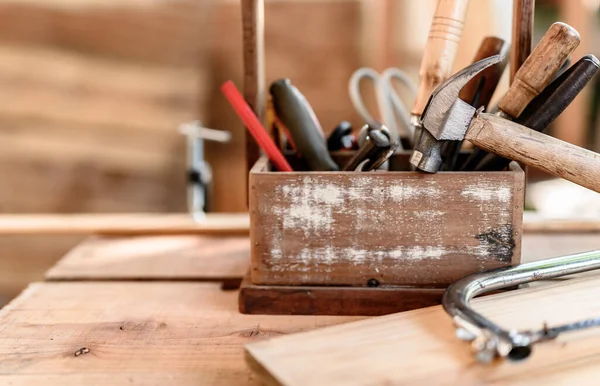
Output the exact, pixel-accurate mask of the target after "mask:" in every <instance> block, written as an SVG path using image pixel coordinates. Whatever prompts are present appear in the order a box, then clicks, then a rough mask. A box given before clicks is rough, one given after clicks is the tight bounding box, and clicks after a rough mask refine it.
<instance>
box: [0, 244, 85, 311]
mask: <svg viewBox="0 0 600 386" xmlns="http://www.w3.org/2000/svg"><path fill="white" fill-rule="evenodd" d="M81 241H82V236H77V235H64V236H50V235H12V236H5V235H2V236H0V251H2V252H1V255H0V256H1V258H0V306H4V305H5V304H6V303H8V302H9V301H10V300H11V299H13V298H14V297H15V296H17V295H18V294H19V293H20V292H21V291H23V289H24V288H25V287H27V285H28V284H29V283H31V282H35V281H40V280H43V279H44V273H45V272H46V270H48V269H49V268H50V267H52V265H53V264H55V263H56V262H57V261H58V260H59V259H60V258H61V257H62V256H64V255H65V254H66V253H68V252H69V250H70V249H71V248H73V247H74V246H76V245H77V244H78V243H80V242H81Z"/></svg>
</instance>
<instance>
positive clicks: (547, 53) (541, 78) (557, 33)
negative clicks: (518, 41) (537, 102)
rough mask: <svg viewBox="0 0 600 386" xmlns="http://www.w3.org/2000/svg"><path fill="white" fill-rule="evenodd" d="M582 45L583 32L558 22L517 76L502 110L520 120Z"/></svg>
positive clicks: (501, 107)
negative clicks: (529, 105)
mask: <svg viewBox="0 0 600 386" xmlns="http://www.w3.org/2000/svg"><path fill="white" fill-rule="evenodd" d="M579 42H580V37H579V33H578V32H577V31H576V30H575V29H574V28H573V27H571V26H569V25H567V24H565V23H560V22H558V23H554V24H552V26H551V27H550V28H549V29H548V31H547V32H546V33H545V34H544V36H543V37H542V39H541V40H540V42H539V44H538V45H537V46H536V47H535V49H534V50H533V52H532V53H531V55H529V57H528V58H527V60H525V62H524V63H523V65H522V66H521V68H519V70H518V71H517V73H516V74H515V78H514V79H513V83H512V84H511V86H510V88H509V89H508V91H507V93H506V95H505V96H504V98H502V100H501V101H500V104H499V107H500V110H502V111H504V112H505V113H506V114H507V115H509V116H510V117H512V118H518V117H519V115H521V113H522V112H523V110H524V109H525V107H527V105H528V104H529V102H531V101H532V100H533V98H535V97H536V96H538V95H539V93H541V92H542V91H543V90H544V88H545V87H546V86H547V85H548V84H549V83H550V82H551V81H552V78H553V77H554V74H556V72H557V71H558V70H559V69H560V67H561V66H562V64H563V63H564V62H565V60H567V58H568V57H569V55H571V53H572V52H573V51H574V50H575V48H577V46H578V45H579Z"/></svg>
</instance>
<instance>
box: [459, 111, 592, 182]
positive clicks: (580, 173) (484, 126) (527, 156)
mask: <svg viewBox="0 0 600 386" xmlns="http://www.w3.org/2000/svg"><path fill="white" fill-rule="evenodd" d="M465 139H467V140H469V141H471V142H473V144H475V145H476V146H478V147H480V148H482V149H484V150H487V151H489V152H492V153H495V154H498V155H500V156H502V157H505V158H510V159H512V160H515V161H518V162H522V163H524V164H526V165H530V166H534V167H536V168H539V169H541V170H544V171H546V172H548V173H550V174H552V175H555V176H557V177H561V178H564V179H566V180H569V181H571V182H574V183H576V184H578V185H581V186H583V187H586V188H588V189H591V190H593V191H595V192H600V154H597V153H594V152H592V151H589V150H586V149H583V148H580V147H578V146H575V145H572V144H570V143H568V142H564V141H561V140H558V139H556V138H553V137H550V136H548V135H545V134H542V133H539V132H537V131H533V130H531V129H529V128H527V127H525V126H521V125H519V124H517V123H514V122H511V121H509V120H506V119H503V118H500V117H497V116H494V115H491V114H479V115H478V116H476V117H475V118H473V120H472V121H471V125H470V126H469V129H468V130H467V133H466V136H465Z"/></svg>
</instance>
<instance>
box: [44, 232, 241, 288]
mask: <svg viewBox="0 0 600 386" xmlns="http://www.w3.org/2000/svg"><path fill="white" fill-rule="evenodd" d="M249 264H250V241H249V240H248V237H245V236H240V237H208V236H193V235H189V236H153V237H148V236H142V237H93V238H91V239H88V240H86V241H85V242H83V243H82V244H80V245H79V246H77V247H76V248H74V249H73V250H71V251H70V252H69V253H68V254H67V255H66V256H65V257H63V258H62V259H61V260H60V261H59V262H58V263H57V264H56V265H55V266H54V267H52V268H51V269H50V270H49V271H48V272H47V273H46V279H49V280H211V281H227V282H232V283H235V282H237V284H238V285H239V283H240V281H241V279H242V277H243V276H244V274H245V273H246V272H247V271H248V266H249Z"/></svg>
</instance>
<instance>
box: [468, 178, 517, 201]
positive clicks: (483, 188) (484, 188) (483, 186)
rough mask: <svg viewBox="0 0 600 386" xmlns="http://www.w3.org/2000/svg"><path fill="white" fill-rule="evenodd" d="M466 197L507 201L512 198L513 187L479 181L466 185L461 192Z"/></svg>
mask: <svg viewBox="0 0 600 386" xmlns="http://www.w3.org/2000/svg"><path fill="white" fill-rule="evenodd" d="M460 194H461V196H464V197H472V198H474V199H477V200H481V201H497V202H500V203H506V202H509V201H511V200H512V189H511V187H510V186H498V185H497V183H495V184H491V183H489V182H488V183H485V182H479V183H477V184H471V185H467V186H465V188H464V189H463V191H462V192H461V193H460Z"/></svg>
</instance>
